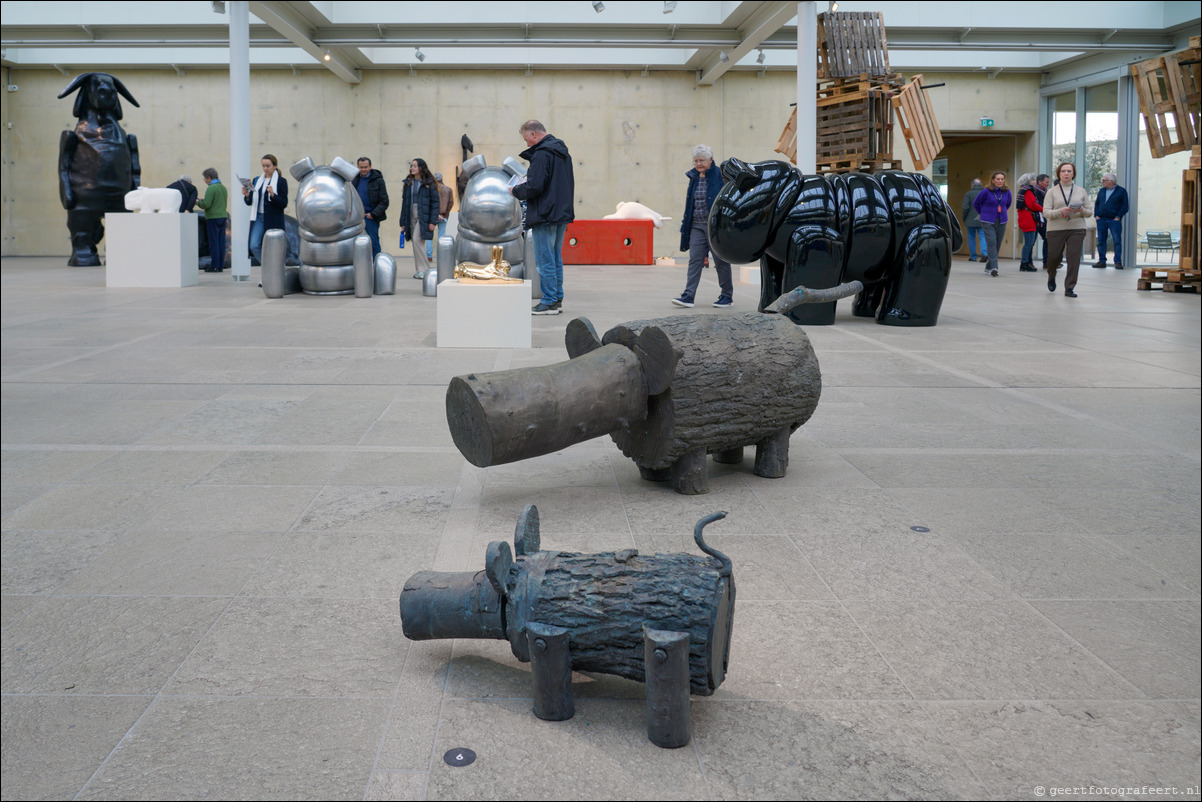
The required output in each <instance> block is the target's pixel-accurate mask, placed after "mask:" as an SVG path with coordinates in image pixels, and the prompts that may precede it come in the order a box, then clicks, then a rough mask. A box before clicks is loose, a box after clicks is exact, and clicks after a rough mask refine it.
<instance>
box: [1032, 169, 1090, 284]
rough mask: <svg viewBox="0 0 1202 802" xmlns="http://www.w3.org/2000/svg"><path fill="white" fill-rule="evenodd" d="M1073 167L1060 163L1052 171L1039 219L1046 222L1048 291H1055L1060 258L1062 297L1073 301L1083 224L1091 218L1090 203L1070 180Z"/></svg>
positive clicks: (1083, 191) (1074, 173)
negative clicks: (1063, 267)
mask: <svg viewBox="0 0 1202 802" xmlns="http://www.w3.org/2000/svg"><path fill="white" fill-rule="evenodd" d="M1076 177H1077V168H1076V167H1074V166H1073V165H1071V164H1069V163H1068V162H1062V163H1061V164H1060V166H1059V167H1057V168H1056V178H1057V182H1056V184H1054V185H1053V186H1051V187H1048V192H1047V195H1045V196H1044V200H1043V217H1044V219H1045V220H1047V225H1048V233H1047V243H1048V292H1055V291H1056V270H1057V269H1058V268H1059V267H1060V258H1061V257H1062V256H1063V257H1065V258H1066V259H1067V261H1068V270H1067V271H1066V273H1065V276H1064V294H1065V296H1067V297H1069V298H1076V297H1077V293H1076V292H1074V291H1073V290H1074V288H1075V287H1076V286H1077V271H1078V269H1079V268H1080V267H1081V248H1082V245H1083V244H1084V243H1085V221H1086V220H1088V219H1089V218H1091V217H1093V203H1092V202H1090V200H1089V195H1088V194H1086V192H1085V188H1084V187H1080V186H1077V184H1075V183H1074V179H1075V178H1076Z"/></svg>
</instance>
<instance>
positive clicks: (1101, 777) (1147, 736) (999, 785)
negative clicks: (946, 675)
mask: <svg viewBox="0 0 1202 802" xmlns="http://www.w3.org/2000/svg"><path fill="white" fill-rule="evenodd" d="M923 708H924V710H925V711H926V712H927V714H928V715H930V716H931V717H932V718H933V719H934V720H935V723H936V724H937V725H938V727H939V729H940V730H941V731H942V733H943V734H944V736H946V737H947V738H948V739H950V740H951V741H952V742H953V743H955V744H956V748H957V750H958V751H959V753H960V754H961V755H963V757H964V761H965V763H966V764H967V765H968V767H969V768H970V769H971V770H972V771H973V772H974V773H975V774H976V776H977V777H979V778H980V781H981V784H982V786H983V788H984V792H985V798H989V799H1047V798H1049V797H1050V796H1052V795H1053V794H1056V795H1060V796H1068V797H1070V798H1087V799H1145V798H1182V796H1185V797H1186V798H1188V792H1187V791H1186V789H1187V788H1189V787H1192V788H1193V789H1194V795H1195V797H1196V793H1197V787H1198V749H1199V736H1198V726H1197V721H1196V720H1192V721H1191V720H1189V719H1183V718H1181V717H1178V716H1174V715H1172V714H1169V713H1166V712H1165V711H1164V710H1163V709H1161V708H1160V707H1159V706H1157V705H1154V704H1151V703H1149V702H1137V701H1109V700H1098V699H1091V700H1082V701H1034V702H1032V701H998V702H925V703H923ZM1191 764H1192V766H1191ZM1091 786H1092V787H1093V790H1092V791H1090V790H1088V789H1090V788H1091ZM1149 787H1150V788H1151V789H1155V788H1170V787H1176V789H1177V793H1176V794H1173V795H1170V794H1157V793H1155V792H1154V791H1152V792H1149V790H1147V789H1148V788H1149ZM1074 789H1082V790H1074ZM1104 789H1108V790H1104ZM1120 789H1125V790H1120ZM1057 792H1059V793H1058V794H1057Z"/></svg>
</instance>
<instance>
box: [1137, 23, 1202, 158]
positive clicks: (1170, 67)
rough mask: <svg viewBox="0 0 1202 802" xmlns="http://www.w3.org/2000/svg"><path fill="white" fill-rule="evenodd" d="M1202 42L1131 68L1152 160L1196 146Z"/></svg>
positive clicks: (1201, 92) (1194, 40) (1201, 101)
mask: <svg viewBox="0 0 1202 802" xmlns="http://www.w3.org/2000/svg"><path fill="white" fill-rule="evenodd" d="M1200 56H1202V42H1200V37H1196V36H1195V37H1191V38H1190V46H1189V47H1187V48H1186V49H1184V50H1178V51H1177V52H1176V53H1169V54H1168V55H1166V56H1159V57H1157V58H1154V59H1148V60H1147V61H1141V62H1139V63H1137V64H1132V65H1131V76H1132V77H1133V78H1134V79H1135V81H1134V83H1135V92H1136V95H1137V96H1138V97H1139V110H1140V111H1141V112H1142V113H1143V115H1144V124H1145V128H1146V129H1147V133H1148V146H1149V147H1150V149H1151V151H1152V158H1154V159H1159V158H1163V157H1164V156H1167V155H1168V154H1170V153H1180V152H1182V151H1187V150H1192V148H1193V146H1194V145H1196V144H1199V141H1200V139H1202V137H1200V130H1199V115H1200V111H1199V106H1200V105H1202V63H1200V60H1199V59H1200Z"/></svg>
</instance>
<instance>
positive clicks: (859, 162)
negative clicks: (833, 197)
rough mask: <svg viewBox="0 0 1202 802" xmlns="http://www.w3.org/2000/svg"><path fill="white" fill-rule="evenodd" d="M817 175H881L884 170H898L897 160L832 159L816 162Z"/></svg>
mask: <svg viewBox="0 0 1202 802" xmlns="http://www.w3.org/2000/svg"><path fill="white" fill-rule="evenodd" d="M817 169H818V173H819V174H820V175H825V174H826V173H881V172H884V171H885V170H900V169H901V161H900V160H898V159H832V160H830V161H826V162H818V164H817Z"/></svg>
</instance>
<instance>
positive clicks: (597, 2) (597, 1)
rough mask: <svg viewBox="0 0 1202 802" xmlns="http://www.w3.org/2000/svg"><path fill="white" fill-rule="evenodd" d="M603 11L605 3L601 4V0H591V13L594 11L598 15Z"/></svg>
mask: <svg viewBox="0 0 1202 802" xmlns="http://www.w3.org/2000/svg"><path fill="white" fill-rule="evenodd" d="M604 10H605V3H602V2H601V0H593V11H596V12H597V13H598V14H600V13H601V12H602V11H604Z"/></svg>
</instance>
